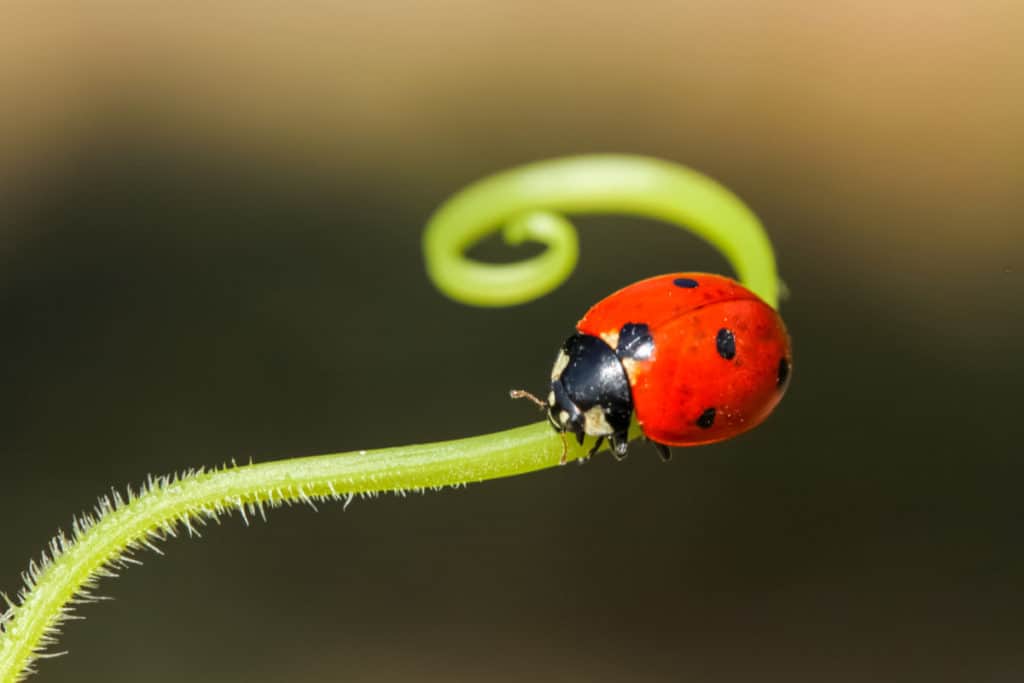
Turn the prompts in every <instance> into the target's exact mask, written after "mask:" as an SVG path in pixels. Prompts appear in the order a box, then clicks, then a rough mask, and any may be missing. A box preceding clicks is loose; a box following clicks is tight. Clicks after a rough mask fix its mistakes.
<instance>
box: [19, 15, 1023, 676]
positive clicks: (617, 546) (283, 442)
mask: <svg viewBox="0 0 1024 683" xmlns="http://www.w3.org/2000/svg"><path fill="white" fill-rule="evenodd" d="M0 13H2V16H3V20H2V21H0V63H2V64H3V67H2V68H0V141H2V144H0V196H2V199H0V202H2V206H0V335H2V336H0V467H2V469H0V472H2V474H0V481H2V485H0V520H2V521H0V589H2V590H5V591H8V592H13V591H14V590H16V588H17V587H18V585H19V583H20V581H19V578H18V575H19V572H20V571H21V570H22V569H23V568H24V567H25V566H26V564H27V561H28V559H29V558H30V557H32V556H35V555H36V554H37V553H38V552H39V551H40V550H41V548H42V547H43V544H44V543H45V542H46V540H47V539H48V538H49V537H50V535H51V534H52V533H53V532H54V531H55V530H56V529H57V528H58V527H65V528H66V527H67V525H68V523H69V521H70V518H71V516H72V515H73V514H75V513H77V512H79V511H80V510H83V509H86V508H89V507H91V505H92V503H93V501H94V500H95V498H96V496H97V495H99V494H101V493H103V492H104V491H105V490H108V488H109V487H110V486H112V485H113V486H123V485H124V484H128V483H132V484H135V483H138V482H139V481H141V480H143V479H144V478H145V476H146V475H147V474H148V473H164V472H171V471H176V470H181V469H183V468H187V467H192V466H197V465H201V464H206V465H211V464H218V463H222V462H224V461H227V460H230V459H232V458H234V459H237V460H239V461H245V460H248V459H250V458H252V459H254V460H257V461H265V460H269V459H274V458H279V457H284V456H289V455H302V454H314V453H322V452H335V451H343V450H349V449H358V448H367V447H378V446H385V445H397V444H403V443H411V442H425V441H431V440H436V439H446V438H454V437H458V436H464V435H472V434H480V433H485V432H489V431H492V430H498V429H502V428H506V427H511V426H514V425H519V424H523V423H526V422H528V421H532V420H534V419H536V416H535V414H534V413H533V412H532V410H531V409H530V407H529V406H528V405H524V404H520V403H513V402H510V401H509V400H508V398H507V394H506V391H507V390H508V388H510V387H513V386H515V387H521V386H523V387H530V388H534V389H537V388H540V387H541V386H542V384H543V382H544V379H545V377H546V376H547V373H548V370H549V365H550V362H551V360H552V357H553V353H554V350H555V348H556V347H557V345H558V344H559V343H560V341H561V339H562V338H564V336H565V335H566V333H567V331H568V330H569V327H570V326H571V325H572V323H573V322H574V321H575V320H576V318H577V317H578V316H579V315H580V314H581V313H582V312H583V311H584V310H585V309H586V308H587V307H588V306H589V305H590V304H591V303H592V302H594V301H596V300H597V299H598V298H600V297H602V296H604V295H605V294H607V293H608V292H611V291H613V290H614V289H616V288H618V287H620V286H623V285H625V284H627V283H629V282H631V281H633V280H636V279H639V278H641V277H645V276H648V275H652V274H657V273H662V272H668V271H673V270H691V269H692V270H711V271H724V270H726V268H727V267H726V264H725V263H724V262H723V260H722V259H721V258H720V257H719V256H718V255H717V254H715V253H713V252H712V250H711V249H710V248H709V247H708V246H707V245H705V244H703V243H701V242H699V241H698V240H697V239H695V238H693V237H691V236H688V235H686V234H684V233H682V232H681V231H678V230H675V229H671V228H669V227H666V226H663V225H658V224H655V223H652V222H646V221H638V220H632V219H624V218H615V217H608V218H604V217H602V218H588V219H585V220H581V221H579V222H578V224H579V225H580V230H581V242H582V249H583V253H582V259H581V263H580V266H579V269H578V271H577V272H576V273H575V274H574V275H573V277H572V278H571V280H570V281H569V282H568V283H567V284H566V285H565V286H563V287H562V288H561V289H559V290H558V291H557V292H555V293H553V294H551V295H550V296H548V297H546V298H544V299H543V300H540V301H537V302H534V303H532V304H529V305H526V306H521V307H516V308H509V309H502V310H476V309H472V308H467V307H463V306H460V305H458V304H455V303H452V302H451V301H448V300H446V299H444V298H443V297H442V296H441V295H440V294H438V293H437V292H436V291H435V290H434V289H433V288H432V287H431V285H430V284H429V282H428V281H427V279H426V277H425V274H424V270H423V266H422V263H421V258H420V252H419V239H420V234H421V230H422V226H423V224H424V222H425V219H426V218H427V216H428V215H429V214H430V212H431V210H432V209H433V208H434V207H436V206H437V205H438V204H439V203H440V202H441V201H442V200H443V199H444V198H445V197H447V196H448V195H450V194H451V193H452V192H454V191H456V190H457V189H459V188H460V187H462V186H463V185H465V184H466V183H468V182H470V181H472V180H474V179H476V178H479V177H481V176H482V175H485V174H488V173H490V172H493V171H497V170H500V169H504V168H506V167H509V166H512V165H515V164H519V163H522V162H526V161H532V160H536V159H541V158H547V157H553V156H558V155H563V154H570V153H583V152H609V151H611V152H631V153H643V154H651V155H655V156H658V157H663V158H667V159H671V160H675V161H679V162H682V163H685V164H688V165H690V166H693V167H695V168H697V169H700V170H702V171H704V172H706V173H708V174H710V175H712V176H714V177H716V178H717V179H719V180H720V181H722V182H723V183H725V184H726V185H727V186H729V187H730V188H732V189H733V190H735V191H736V192H737V193H738V194H739V195H740V196H742V197H743V198H744V199H745V200H746V201H747V202H748V203H749V204H750V205H751V206H752V207H753V208H754V209H755V211H756V212H757V213H758V214H759V215H760V216H761V218H762V219H763V221H764V222H765V224H766V225H767V227H768V229H769V232H770V233H771V235H772V238H773V239H774V241H775V243H776V246H777V251H778V257H779V262H780V268H781V272H782V275H783V277H784V279H785V281H786V283H787V284H788V285H789V288H790V290H791V291H792V294H791V296H790V298H789V299H788V300H787V301H785V302H784V305H783V313H784V315H785V317H786V320H787V322H788V325H789V328H790V331H791V333H792V336H793V339H794V348H795V371H794V376H793V382H792V385H791V388H790V391H789V394H788V395H787V397H786V400H785V401H784V402H783V404H782V405H781V407H780V409H779V410H778V411H777V413H776V414H775V415H774V416H773V417H772V418H771V419H770V420H769V421H768V422H767V423H766V424H765V425H764V426H762V427H761V428H760V429H758V430H756V431H755V432H753V433H750V434H748V435H746V436H744V437H743V438H740V439H737V440H734V441H730V442H728V443H723V444H719V445H715V446H710V447H704V448H699V449H693V450H689V451H686V452H683V453H680V454H678V456H677V458H676V460H675V461H674V462H672V463H671V464H670V465H663V464H661V463H660V462H659V461H658V459H657V457H656V456H655V454H654V452H653V450H649V449H647V448H644V447H642V446H638V447H636V448H634V449H633V451H632V452H631V454H630V457H629V459H628V460H627V461H626V462H625V463H621V464H619V463H614V462H612V461H611V459H610V458H608V457H600V458H596V459H595V460H594V461H593V462H591V463H589V464H588V465H586V466H585V467H576V466H571V467H565V468H560V469H556V470H552V471H547V472H542V473H538V474H535V475H530V476H525V477H519V478H514V479H508V480H503V481H497V482H492V483H486V484H480V485H474V486H471V487H469V488H466V489H461V490H458V491H449V492H446V493H443V494H428V495H425V496H413V497H411V498H407V499H401V498H395V497H385V498H381V499H378V500H374V501H365V502H362V501H357V502H355V503H353V504H352V505H351V506H350V507H349V509H348V510H347V511H345V512H343V511H342V509H341V506H340V505H336V506H331V505H326V506H322V507H321V509H320V511H319V513H314V512H312V511H311V510H309V509H304V508H295V509H287V510H281V511H277V512H275V513H273V514H272V515H271V516H270V519H269V521H268V522H267V523H263V522H258V523H255V524H254V525H253V526H252V527H251V528H248V529H247V528H245V527H244V525H243V524H242V522H241V521H240V520H238V519H237V518H233V519H229V520H227V521H225V522H224V523H223V524H222V525H221V526H214V527H211V528H209V529H208V530H207V531H206V534H205V537H204V539H202V540H200V541H194V540H193V541H187V540H179V541H175V542H171V543H168V544H166V545H165V546H164V551H165V552H166V554H167V556H166V557H163V558H157V557H156V556H154V555H150V556H148V557H145V558H144V559H145V560H146V562H145V564H144V566H142V567H138V568H135V569H132V570H131V571H130V572H128V573H126V574H125V575H124V576H123V577H122V578H121V579H120V580H118V581H116V582H106V583H105V584H104V586H103V589H102V591H101V592H102V593H104V594H106V595H111V596H114V597H115V598H116V600H115V601H113V602H109V603H104V604H102V605H94V606H89V607H87V608H85V609H84V610H83V613H84V614H85V616H87V621H86V622H85V623H78V622H74V623H71V624H69V625H68V626H67V627H66V629H65V635H64V637H63V639H62V644H61V646H60V649H68V650H70V651H71V654H70V656H67V657H63V658H60V659H57V660H55V661H47V662H43V663H42V664H41V673H40V675H39V676H38V678H36V679H34V680H40V681H120V680H147V681H154V682H160V681H181V680H191V681H197V682H198V681H218V683H225V682H230V681H250V682H255V681H334V680H351V681H374V682H376V681H382V682H383V681H400V680H401V681H408V680H422V681H476V680H491V681H519V680H523V679H524V678H527V677H529V678H531V679H533V680H543V681H625V680H630V681H634V680H635V681H707V682H711V683H726V682H729V683H732V682H746V681H786V682H788V683H793V682H796V681H808V682H810V681H823V680H824V681H832V682H836V683H838V682H843V681H851V682H853V681H863V680H865V679H868V678H869V677H870V678H871V679H872V680H886V681H929V682H930V683H934V682H935V681H966V680H975V681H978V680H984V681H1019V680H1020V679H1021V677H1022V676H1024V647H1022V644H1024V622H1022V619H1021V615H1022V614H1024V545H1022V543H1021V522H1022V520H1024V502H1022V500H1021V494H1020V488H1021V481H1022V475H1024V466H1022V465H1021V457H1022V452H1021V443H1022V437H1024V428H1022V426H1021V417H1020V411H1021V407H1022V404H1021V394H1020V387H1021V385H1022V380H1024V357H1022V352H1024V344H1022V342H1021V335H1022V333H1024V315H1022V305H1021V301H1022V295H1024V284H1022V281H1024V259H1022V256H1024V248H1022V237H1024V235H1022V224H1024V198H1022V196H1024V195H1022V192H1021V185H1022V181H1024V161H1022V159H1024V124H1022V120H1024V80H1022V79H1024V76H1022V74H1024V48H1022V44H1024V43H1022V37H1024V6H1022V5H1021V4H1020V3H1019V2H1017V1H1015V0H1007V1H999V0H983V1H979V2H964V1H962V2H950V1H947V0H927V1H926V0H911V1H908V2H901V3H890V2H882V1H880V0H877V1H863V2H854V3H815V2H801V1H792V2H760V1H758V2H733V1H726V2H717V1H716V2H711V1H708V0H699V1H695V2H686V3H677V2H648V3H635V4H634V5H632V6H628V7H627V6H626V5H621V6H620V5H616V4H612V3H594V2H582V1H580V0H573V1H564V2H558V1H556V2H547V1H545V2H539V1H534V0H523V1H520V2H516V3H498V2H475V1H468V0H456V1H450V2H432V3H427V2H409V1H402V0H388V2H372V1H370V0H349V1H345V2H312V1H310V2H295V3H275V2H260V1H252V2H247V3H239V2H231V3H223V2H222V3H205V2H177V3H157V2H148V1H144V2H134V3H127V2H125V3H118V2H95V3H88V7H86V3H65V4H63V5H62V4H61V3H46V5H45V8H44V6H43V4H41V3H24V4H21V3H4V5H3V7H2V9H0ZM528 251H529V249H528V248H527V249H524V250H523V251H516V250H509V249H507V248H505V247H503V246H502V245H501V244H500V243H499V242H498V241H497V240H494V241H493V243H487V244H484V245H482V246H481V247H480V248H479V249H478V250H477V251H475V252H474V253H475V254H476V255H477V256H480V257H481V258H491V259H496V260H502V259H514V258H516V257H517V256H520V255H522V254H524V253H527V252H528Z"/></svg>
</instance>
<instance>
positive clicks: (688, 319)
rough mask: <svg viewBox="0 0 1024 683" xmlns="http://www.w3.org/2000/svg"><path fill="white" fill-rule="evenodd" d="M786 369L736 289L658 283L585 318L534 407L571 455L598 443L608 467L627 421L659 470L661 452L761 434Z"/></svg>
mask: <svg viewBox="0 0 1024 683" xmlns="http://www.w3.org/2000/svg"><path fill="white" fill-rule="evenodd" d="M791 358H792V356H791V355H790V345H789V335H788V334H787V333H786V328H785V326H784V325H783V324H782V319H781V318H779V315H778V313H776V312H775V310H774V309H773V308H772V307H771V306H769V305H768V304H766V303H765V302H763V301H761V299H759V298H758V297H757V295H756V294H754V293H753V292H751V291H750V290H748V289H746V288H745V287H743V286H742V285H740V284H739V283H737V282H735V281H733V280H730V279H729V278H726V277H722V276H720V275H710V274H707V273H674V274H670V275H660V276H658V277H652V278H650V279H647V280H641V281H640V282H637V283H635V284H632V285H630V286H629V287H626V288H625V289H620V290H619V291H617V292H615V293H614V294H612V295H611V296H609V297H607V298H606V299H604V300H602V301H600V302H598V303H597V304H596V305H595V306H594V307H593V308H591V309H590V310H589V311H587V314H586V315H584V316H583V319H582V320H580V322H579V324H577V325H576V333H575V334H573V335H572V336H570V337H569V338H568V339H567V340H566V341H565V343H564V344H563V345H562V348H561V350H560V351H559V352H558V357H557V358H556V359H555V365H554V368H553V369H552V371H551V390H550V392H549V393H548V396H547V402H542V401H540V400H539V399H534V400H535V401H536V402H537V403H539V404H540V405H542V406H543V407H544V408H545V409H546V410H547V413H548V419H549V420H550V421H551V424H552V425H553V426H554V428H555V429H556V430H557V431H559V432H562V433H566V432H571V433H573V434H575V435H576V439H577V441H579V443H581V444H582V443H583V437H584V435H589V436H596V437H597V443H595V444H594V447H593V448H592V449H591V450H590V454H591V455H593V454H594V453H595V452H596V451H597V449H598V448H599V447H600V445H601V443H602V441H603V440H604V439H608V441H609V442H610V444H611V451H612V453H613V454H614V455H615V456H616V457H617V458H623V457H625V455H626V447H627V444H628V440H629V439H628V435H627V434H628V431H629V423H630V419H631V417H632V415H633V412H634V411H636V419H637V422H638V423H639V425H640V428H641V429H642V430H643V433H644V435H645V436H646V437H647V439H648V440H650V441H651V442H652V443H653V444H654V445H655V447H657V449H658V452H659V453H660V454H661V456H662V458H664V459H666V460H667V459H668V458H669V457H670V455H671V452H670V451H669V446H695V445H698V444H706V443H712V442H714V441H721V440H723V439H728V438H730V437H733V436H736V435H737V434H740V433H742V432H745V431H747V430H748V429H751V428H752V427H755V426H757V425H758V424H760V423H761V421H762V420H764V419H765V417H767V416H768V414H769V413H770V412H771V411H772V409H773V408H774V407H775V405H776V404H777V403H778V402H779V399H781V398H782V394H783V393H784V392H785V390H786V385H787V379H788V378H789V374H790V367H791ZM527 395H528V394H526V392H520V391H516V392H513V396H517V397H519V396H527ZM531 398H532V397H531ZM563 460H564V456H563Z"/></svg>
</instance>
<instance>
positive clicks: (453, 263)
mask: <svg viewBox="0 0 1024 683" xmlns="http://www.w3.org/2000/svg"><path fill="white" fill-rule="evenodd" d="M561 211H567V212H571V213H587V214H591V213H627V214H636V215H640V216H646V217H649V218H656V219H661V220H665V221H668V222H672V223H676V224H678V225H680V226H681V227H686V228H688V229H690V230H692V231H693V232H695V233H696V234H698V235H700V236H701V237H703V238H704V239H706V240H708V241H709V242H710V243H711V244H713V245H714V246H715V247H717V248H718V249H719V250H720V251H721V252H722V253H723V254H724V255H725V257H726V258H727V259H728V260H729V261H730V263H731V264H732V265H733V267H734V268H735V269H736V272H737V274H738V275H739V277H740V278H741V279H742V280H743V282H744V284H745V285H746V286H747V287H748V288H749V289H751V290H752V291H754V292H755V293H757V294H758V295H759V296H761V297H762V298H763V299H764V300H765V301H766V302H767V303H769V304H770V305H772V306H777V303H778V280H777V277H776V273H775V260H774V257H773V255H772V249H771V244H770V243H769V242H768V238H767V236H766V235H765V233H764V230H763V228H762V227H761V224H760V223H759V222H758V220H757V217H756V216H754V214H753V213H752V212H751V211H750V210H749V209H748V208H747V207H746V206H745V205H744V204H743V202H742V201H740V200H739V199H738V198H737V197H736V196H735V195H733V194H732V193H731V192H729V191H728V190H727V189H725V188H724V187H722V186H721V185H719V184H718V183H716V182H714V181H713V180H711V179H709V178H707V177H706V176H703V175H701V174H699V173H697V172H695V171H692V170H690V169H687V168H683V167H681V166H676V165H674V164H670V163H668V162H664V161H659V160H656V159H648V158H644V157H634V156H610V155H609V156H592V157H571V158H567V159H559V160H553V161H545V162H540V163H537V164H531V165H528V166H523V167H521V168H518V169H513V170H511V171H507V172H505V173H501V174H498V175H496V176H492V177H490V178H486V179H484V180H482V181H480V182H478V183H476V184H474V185H471V186H470V187H468V188H466V189H465V190H463V191H462V192H460V193H459V194H457V195H456V196H455V197H453V198H452V199H451V200H449V201H448V202H446V203H445V204H444V205H443V206H442V207H441V208H439V209H438V211H437V212H436V213H435V214H434V216H433V217H432V218H431V220H430V223H429V224H428V226H427V229H426V232H425V234H424V238H423V248H424V255H425V257H426V261H427V271H428V273H429V274H430V276H431V278H432V279H433V280H434V283H435V284H436V285H437V286H438V288H439V289H441V290H442V291H443V292H444V293H446V294H447V295H449V296H451V297H452V298H454V299H456V300H458V301H462V302H464V303H469V304H474V305H480V306H502V305H511V304H517V303H523V302H525V301H529V300H531V299H534V298H536V297H539V296H542V295H543V294H546V293H547V292H549V291H551V290H552V289H554V288H555V287H557V286H558V285H559V284H560V283H561V282H563V281H564V280H565V279H566V278H567V277H568V276H569V274H570V273H571V272H572V269H573V267H574V266H575V264H576V259H577V255H578V245H577V237H576V232H575V228H573V226H572V224H570V223H569V221H568V220H567V219H565V218H564V217H562V216H561V215H559V214H558V213H557V212H561ZM502 225H504V236H505V239H506V240H507V241H509V242H513V243H518V242H522V241H524V240H532V241H537V242H540V243H542V244H544V245H545V246H546V247H547V248H546V249H545V251H544V252H543V253H541V254H540V255H538V256H536V257H533V258H531V259H527V260H525V261H521V262H519V263H512V264H485V263H478V262H474V261H471V260H468V259H467V258H466V257H465V255H464V253H465V251H466V249H468V248H469V247H470V246H472V245H473V244H474V243H476V242H477V241H479V240H480V239H483V238H484V237H485V236H486V235H487V234H489V233H490V232H492V231H494V230H497V229H499V228H500V227H501V226H502ZM638 434H639V432H638V431H637V428H636V425H635V424H634V427H633V430H632V431H631V435H632V436H637V435H638ZM588 441H589V440H588ZM564 444H565V439H564V438H559V436H558V435H557V434H556V433H555V432H554V431H553V430H552V429H551V426H550V425H549V424H548V423H547V422H544V423H541V424H535V425H531V426H527V427H521V428H519V429H511V430H508V431H505V432H499V433H497V434H489V435H486V436H477V437H473V438H468V439H460V440H457V441H446V442H441V443H433V444H425V445H419V446H405V447H399V448H386V449H381V450H373V451H360V452H358V453H340V454H335V455H321V456H315V457H306V458H291V459H287V460H280V461H276V462H270V463H263V464H259V465H248V466H243V467H231V468H226V469H223V470H219V471H215V472H202V471H201V472H198V473H190V474H186V475H182V476H181V477H174V478H169V477H164V478H160V479H157V480H155V481H151V482H150V483H148V484H147V485H146V486H145V487H144V488H143V490H142V492H141V493H139V494H138V495H135V494H133V493H132V492H129V494H128V496H127V497H125V498H122V496H121V495H120V494H117V493H115V494H113V495H112V497H111V498H103V499H101V501H100V505H99V507H98V508H97V512H96V515H94V516H85V517H83V518H81V519H79V520H76V522H75V524H74V527H73V530H72V534H71V535H70V537H68V536H65V535H64V534H63V533H60V534H58V536H57V537H56V538H55V539H54V540H53V541H52V542H51V543H50V546H49V550H48V552H47V553H46V554H44V556H43V558H42V561H41V562H40V563H33V564H30V566H29V570H28V572H27V573H26V575H25V583H26V587H25V590H24V591H22V593H21V594H20V595H19V598H20V600H19V602H18V603H17V604H16V603H14V602H8V609H7V611H6V612H5V613H3V614H0V626H2V627H3V630H2V631H0V683H12V682H13V681H15V680H19V679H20V678H22V677H24V676H25V675H27V674H28V673H29V672H31V665H32V663H33V661H34V660H35V659H37V658H39V657H45V656H48V655H46V654H43V653H42V651H43V650H44V649H45V648H46V647H47V646H49V645H51V644H53V642H55V640H56V634H57V628H58V627H59V625H60V624H61V622H62V621H63V620H64V619H65V618H67V617H68V616H69V612H70V611H71V609H72V606H73V605H74V604H75V603H77V602H83V601H88V600H90V599H95V598H94V596H93V595H92V593H91V590H92V588H93V587H94V586H95V584H96V582H97V580H98V579H99V578H100V577H103V576H111V575H114V572H115V570H117V569H119V568H120V567H123V566H125V565H126V564H127V563H130V562H132V559H131V555H130V553H131V552H132V551H134V550H140V549H143V548H150V549H153V550H156V546H155V545H154V544H153V543H154V542H155V541H159V540H160V539H162V538H164V537H166V536H167V535H174V534H176V532H177V530H179V529H181V528H185V529H186V530H187V531H188V532H189V533H195V532H196V527H197V525H201V524H202V523H204V522H205V521H206V520H208V519H213V518H216V517H218V516H219V515H220V514H222V513H225V512H231V511H233V510H237V511H238V512H239V513H241V514H242V515H243V516H245V518H246V520H248V517H249V516H251V515H254V514H263V511H264V508H265V507H276V506H279V505H282V504H285V503H295V502H306V503H310V504H312V503H314V502H315V501H319V500H329V499H344V500H346V501H348V500H350V499H351V496H353V495H356V494H365V493H378V492H387V491H395V492H398V491H408V490H417V489H425V488H430V487H441V486H449V485H459V484H466V483H469V482H475V481H483V480H485V479H495V478H498V477H506V476H513V475H516V474H524V473H527V472H532V471H534V470H538V469H541V468H544V467H551V466H554V465H556V464H558V463H559V461H560V459H561V456H562V453H563V448H565V446H564ZM589 445H590V444H589V443H587V444H585V445H584V446H578V445H576V444H575V442H570V443H569V444H568V453H567V458H568V459H575V458H579V457H581V456H582V455H583V454H584V453H585V452H586V450H587V448H588V447H589ZM157 552H159V551H158V550H157Z"/></svg>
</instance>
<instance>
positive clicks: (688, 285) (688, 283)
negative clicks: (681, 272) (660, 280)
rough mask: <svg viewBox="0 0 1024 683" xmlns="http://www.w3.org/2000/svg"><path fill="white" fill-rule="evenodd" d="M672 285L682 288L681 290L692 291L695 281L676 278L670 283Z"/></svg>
mask: <svg viewBox="0 0 1024 683" xmlns="http://www.w3.org/2000/svg"><path fill="white" fill-rule="evenodd" d="M672 284H674V285H675V286H676V287H682V288H683V289H693V288H694V287H696V286H697V281H696V280H691V279H690V278H688V277H677V278H676V279H675V280H673V281H672Z"/></svg>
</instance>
